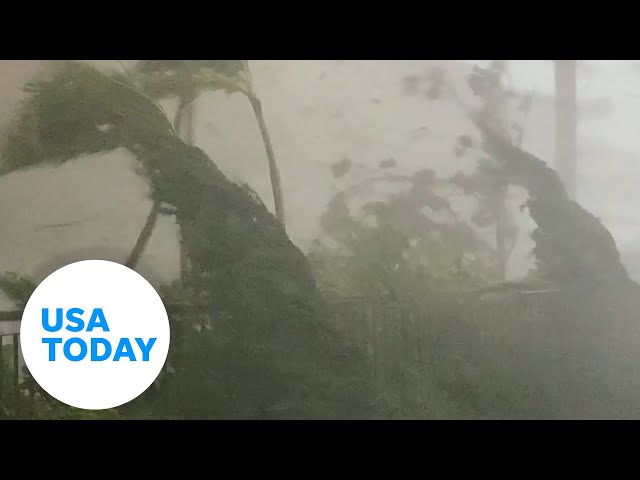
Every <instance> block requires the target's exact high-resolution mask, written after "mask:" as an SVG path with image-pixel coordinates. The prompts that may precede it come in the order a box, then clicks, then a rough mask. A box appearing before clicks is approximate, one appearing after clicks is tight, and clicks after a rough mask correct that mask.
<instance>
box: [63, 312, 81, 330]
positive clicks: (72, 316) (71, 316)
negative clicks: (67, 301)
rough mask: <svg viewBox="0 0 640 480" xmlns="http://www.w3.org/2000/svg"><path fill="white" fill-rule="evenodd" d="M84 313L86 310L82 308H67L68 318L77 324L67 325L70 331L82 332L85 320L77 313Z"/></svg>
mask: <svg viewBox="0 0 640 480" xmlns="http://www.w3.org/2000/svg"><path fill="white" fill-rule="evenodd" d="M83 313H84V310H82V309H81V308H71V309H69V310H67V320H69V321H70V322H72V323H75V324H76V326H75V327H72V326H71V325H67V330H69V331H70V332H74V333H77V332H81V331H82V330H83V329H84V320H82V318H80V317H79V316H78V317H77V316H76V314H77V315H82V314H83Z"/></svg>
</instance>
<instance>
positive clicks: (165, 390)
mask: <svg viewBox="0 0 640 480" xmlns="http://www.w3.org/2000/svg"><path fill="white" fill-rule="evenodd" d="M28 93H29V96H28V98H27V100H26V102H25V103H24V105H23V107H22V110H21V111H20V112H18V115H17V116H16V121H15V125H14V128H13V130H12V131H11V132H9V134H8V137H7V139H6V141H5V143H4V145H3V149H2V151H0V158H2V159H3V160H4V163H3V165H2V169H1V170H0V173H8V172H11V171H14V170H20V169H25V168H29V167H34V166H38V165H42V164H62V163H64V162H66V161H68V160H71V159H73V158H75V157H78V156H80V155H86V154H90V153H98V152H104V151H111V150H114V149H117V148H125V149H127V150H129V151H131V152H132V153H133V154H134V155H135V156H136V157H137V159H138V161H139V162H140V164H141V167H142V168H141V173H142V174H143V175H144V176H145V177H146V178H147V179H148V181H149V183H150V186H151V193H150V195H151V197H152V200H153V201H154V202H155V203H156V204H157V205H161V206H163V207H159V210H160V213H163V212H165V211H166V213H169V210H168V209H165V208H164V205H165V204H167V205H170V207H171V211H170V213H171V214H174V215H175V216H176V218H177V222H178V225H179V227H180V230H181V232H182V235H183V240H184V242H185V244H186V246H187V248H188V251H189V253H190V256H191V258H192V260H193V268H192V272H191V274H190V275H189V288H190V289H192V290H193V291H194V292H195V293H196V294H197V297H198V298H200V299H202V302H203V305H202V309H203V310H204V313H203V314H204V315H206V316H207V319H208V320H207V321H210V322H211V323H212V324H213V325H214V327H215V335H214V334H213V333H211V332H210V331H209V330H207V329H202V330H197V333H194V332H196V330H195V329H194V328H189V329H185V331H187V332H191V333H189V335H190V336H189V337H187V340H183V341H187V343H188V345H186V348H185V349H181V348H180V347H179V345H178V344H175V346H174V351H176V349H177V351H178V352H180V353H179V355H180V362H178V363H176V367H175V370H176V373H175V375H172V376H171V379H170V380H167V383H166V384H165V386H163V387H162V389H161V391H160V397H161V399H160V400H158V401H159V402H160V405H162V407H163V408H164V410H162V412H165V414H166V415H171V416H181V417H192V418H193V417H198V418H207V417H209V418H210V417H217V418H221V417H222V418H238V417H240V418H250V417H253V418H256V417H258V418H265V417H269V418H273V417H282V416H284V417H288V418H291V417H305V416H306V417H313V418H318V417H324V418H327V417H335V416H338V417H348V416H352V415H353V413H348V412H345V411H344V410H343V411H342V412H341V409H344V408H347V409H351V410H350V411H351V412H354V411H355V412H358V413H360V414H362V415H366V414H367V413H366V412H367V411H368V408H367V405H368V400H367V396H365V395H362V396H359V395H358V394H357V393H356V392H358V390H354V389H353V388H352V387H349V388H343V387H340V388H336V387H335V383H334V382H336V381H338V382H342V385H343V386H344V385H345V383H344V382H345V380H346V379H347V378H350V379H353V378H355V377H356V376H357V375H358V372H357V369H359V368H360V365H359V364H358V363H354V362H353V358H354V357H353V355H345V353H346V352H347V351H346V350H345V348H346V347H345V345H344V344H343V343H342V342H341V341H340V338H339V337H337V336H336V334H334V333H333V331H332V330H331V329H329V328H328V327H327V325H326V324H324V323H323V322H322V321H320V320H319V318H323V317H319V316H318V313H319V312H320V311H319V310H318V307H319V306H321V303H320V302H319V298H318V296H317V292H316V288H315V282H314V279H313V276H312V274H311V268H310V266H309V264H308V262H307V259H306V258H305V256H304V255H303V253H302V252H301V251H300V250H299V249H298V248H297V247H296V246H295V245H294V244H293V243H292V242H291V241H290V239H289V238H288V237H287V234H286V232H285V230H284V228H283V227H282V224H281V223H280V222H278V221H277V220H276V219H275V217H274V216H273V215H272V214H271V213H270V212H269V211H268V210H267V208H266V207H265V205H264V204H263V203H262V202H260V201H259V199H258V197H257V195H255V194H254V193H253V192H252V191H251V190H250V189H249V188H248V187H246V186H244V187H243V186H240V185H237V184H235V183H233V182H231V181H229V180H228V179H227V178H226V177H225V176H224V175H223V174H222V172H221V171H220V170H219V169H218V168H217V166H216V165H215V163H214V162H213V161H211V159H210V158H208V157H207V155H206V154H205V153H204V152H203V151H202V150H200V149H199V148H196V147H194V146H190V145H187V144H185V143H184V142H183V141H182V140H181V139H180V138H179V137H178V136H177V135H176V132H175V130H174V128H173V126H172V125H171V122H169V120H168V119H167V118H166V116H165V114H164V112H163V111H162V110H161V109H160V108H159V107H158V106H157V105H156V104H155V103H154V102H153V101H151V100H150V99H149V98H148V97H147V96H145V95H144V94H142V93H141V92H140V91H139V90H138V89H137V88H136V86H135V84H133V83H132V82H131V80H130V79H128V78H127V77H126V76H107V75H105V74H103V73H101V72H99V71H97V70H96V69H94V68H92V67H90V66H88V65H86V64H81V63H76V62H65V63H63V64H60V65H59V68H58V69H57V71H55V72H53V75H52V76H51V77H50V78H49V79H46V80H42V81H38V82H34V83H33V84H31V85H30V86H29V87H28ZM199 315H200V314H199ZM182 321H183V322H189V323H186V324H187V325H190V326H196V325H195V324H196V323H197V322H201V321H202V319H201V318H200V317H199V316H198V315H192V316H190V317H188V318H186V319H184V320H182ZM199 325H200V324H199ZM178 343H180V342H178ZM345 362H346V363H345ZM238 372H242V374H241V375H239V374H238ZM345 375H346V377H345ZM351 381H352V380H349V382H351ZM354 381H355V382H359V383H360V384H362V385H363V386H364V387H366V383H363V382H362V381H361V380H354ZM352 385H353V384H352ZM328 392H329V393H328ZM341 396H346V398H341ZM354 400H355V401H356V403H357V402H364V404H363V406H357V407H354V405H355V404H354ZM167 412H168V413H167Z"/></svg>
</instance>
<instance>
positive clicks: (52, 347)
mask: <svg viewBox="0 0 640 480" xmlns="http://www.w3.org/2000/svg"><path fill="white" fill-rule="evenodd" d="M42 343H46V344H49V361H50V362H55V361H56V344H57V343H62V339H61V338H43V339H42Z"/></svg>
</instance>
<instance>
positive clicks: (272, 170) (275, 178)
mask: <svg viewBox="0 0 640 480" xmlns="http://www.w3.org/2000/svg"><path fill="white" fill-rule="evenodd" d="M249 101H250V102H251V106H252V107H253V113H254V114H255V116H256V120H257V121H258V126H259V127H260V133H261V134H262V141H263V143H264V148H265V150H266V152H267V160H268V161H269V175H270V176H271V188H272V189H273V203H274V207H275V211H276V219H277V220H278V221H279V222H280V223H281V224H282V226H285V213H284V199H283V197H282V184H281V181H280V172H279V171H278V164H277V163H276V156H275V153H274V151H273V146H272V145H271V138H270V137H269V131H268V130H267V124H266V122H265V121H264V115H263V114H262V102H261V101H260V99H259V98H258V97H256V96H255V95H251V96H249Z"/></svg>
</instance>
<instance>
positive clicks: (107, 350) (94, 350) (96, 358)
mask: <svg viewBox="0 0 640 480" xmlns="http://www.w3.org/2000/svg"><path fill="white" fill-rule="evenodd" d="M100 344H102V345H104V353H103V354H102V355H98V345H100ZM110 355H111V343H110V342H109V340H107V339H104V338H92V339H91V361H92V362H102V361H104V360H106V359H107V358H109V356H110Z"/></svg>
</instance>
